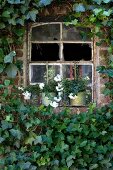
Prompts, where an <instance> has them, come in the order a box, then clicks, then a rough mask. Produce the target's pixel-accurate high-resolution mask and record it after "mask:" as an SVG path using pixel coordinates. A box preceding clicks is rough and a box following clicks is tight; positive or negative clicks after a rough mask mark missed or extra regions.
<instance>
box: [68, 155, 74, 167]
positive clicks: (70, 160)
mask: <svg viewBox="0 0 113 170" xmlns="http://www.w3.org/2000/svg"><path fill="white" fill-rule="evenodd" d="M73 159H75V156H73V155H70V156H68V157H67V159H66V162H67V166H68V168H69V167H71V165H72V164H73V163H74V161H73Z"/></svg>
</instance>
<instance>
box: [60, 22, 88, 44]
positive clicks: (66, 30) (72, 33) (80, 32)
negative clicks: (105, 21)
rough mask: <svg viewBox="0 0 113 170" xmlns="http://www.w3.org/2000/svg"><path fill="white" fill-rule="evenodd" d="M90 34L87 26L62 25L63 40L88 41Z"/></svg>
mask: <svg viewBox="0 0 113 170" xmlns="http://www.w3.org/2000/svg"><path fill="white" fill-rule="evenodd" d="M90 34H91V30H90V29H89V28H81V27H75V26H72V25H70V26H66V25H63V40H76V41H83V40H84V41H90V40H91V38H90Z"/></svg>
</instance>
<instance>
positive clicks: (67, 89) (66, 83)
mask: <svg viewBox="0 0 113 170" xmlns="http://www.w3.org/2000/svg"><path fill="white" fill-rule="evenodd" d="M88 80H89V77H88V76H87V77H84V78H77V79H73V80H69V79H64V80H63V81H62V84H63V88H64V93H65V94H66V95H68V97H69V98H70V99H74V98H75V96H76V95H77V94H78V93H79V92H84V91H86V89H87V85H88Z"/></svg>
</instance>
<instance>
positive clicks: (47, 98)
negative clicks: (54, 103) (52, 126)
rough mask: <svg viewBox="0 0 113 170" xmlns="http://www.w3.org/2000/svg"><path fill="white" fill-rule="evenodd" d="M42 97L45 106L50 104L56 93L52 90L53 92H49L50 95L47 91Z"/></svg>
mask: <svg viewBox="0 0 113 170" xmlns="http://www.w3.org/2000/svg"><path fill="white" fill-rule="evenodd" d="M41 97H42V99H41V101H42V104H43V105H44V106H49V104H50V103H51V99H53V98H54V97H55V93H53V92H51V93H48V95H46V93H42V95H41Z"/></svg>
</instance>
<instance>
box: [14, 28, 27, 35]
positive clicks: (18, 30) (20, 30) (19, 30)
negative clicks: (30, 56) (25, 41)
mask: <svg viewBox="0 0 113 170" xmlns="http://www.w3.org/2000/svg"><path fill="white" fill-rule="evenodd" d="M24 33H25V29H24V28H21V29H16V30H15V34H16V35H17V36H23V35H24Z"/></svg>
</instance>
